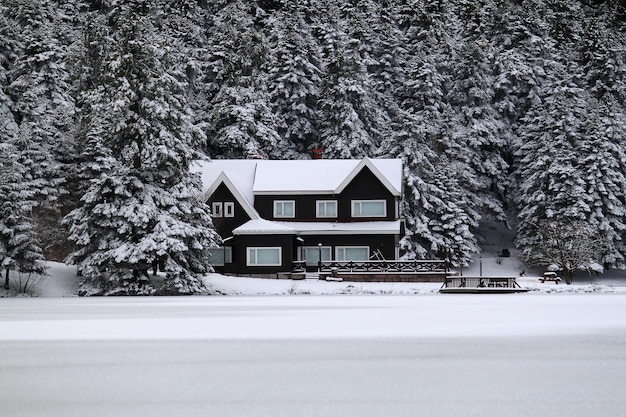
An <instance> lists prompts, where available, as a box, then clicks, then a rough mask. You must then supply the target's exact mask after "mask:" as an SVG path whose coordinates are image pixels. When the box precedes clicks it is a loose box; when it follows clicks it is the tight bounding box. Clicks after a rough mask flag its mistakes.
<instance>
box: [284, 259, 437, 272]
mask: <svg viewBox="0 0 626 417" xmlns="http://www.w3.org/2000/svg"><path fill="white" fill-rule="evenodd" d="M314 266H317V270H318V271H319V272H330V273H336V272H351V273H359V272H376V273H387V274H397V273H413V274H415V273H445V272H447V270H448V265H447V262H446V261H444V260H410V261H388V260H372V261H321V262H317V264H313V265H309V267H314ZM306 268H307V263H306V262H305V261H296V262H294V263H293V268H292V272H305V271H306Z"/></svg>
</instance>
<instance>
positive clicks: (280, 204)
mask: <svg viewBox="0 0 626 417" xmlns="http://www.w3.org/2000/svg"><path fill="white" fill-rule="evenodd" d="M286 204H291V205H292V207H293V214H290V215H289V214H287V215H286V214H284V213H285V205H286ZM278 207H280V212H281V214H278V211H279V210H278ZM294 217H296V202H295V200H274V218H276V219H293V218H294Z"/></svg>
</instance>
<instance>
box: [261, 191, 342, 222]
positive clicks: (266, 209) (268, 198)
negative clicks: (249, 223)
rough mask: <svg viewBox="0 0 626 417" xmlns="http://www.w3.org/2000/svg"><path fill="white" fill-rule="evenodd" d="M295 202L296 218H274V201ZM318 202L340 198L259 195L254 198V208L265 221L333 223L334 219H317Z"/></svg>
mask: <svg viewBox="0 0 626 417" xmlns="http://www.w3.org/2000/svg"><path fill="white" fill-rule="evenodd" d="M277 200H279V201H285V200H286V201H290V200H292V201H295V202H296V217H295V218H293V219H285V218H280V219H275V218H274V201H277ZM317 200H338V196H336V195H333V194H324V195H258V196H256V197H255V198H254V201H255V203H254V206H255V208H256V210H257V211H258V213H259V215H260V216H261V217H262V218H264V219H269V220H279V221H290V220H291V221H333V220H335V219H332V218H323V219H317V218H316V217H315V216H316V201H317Z"/></svg>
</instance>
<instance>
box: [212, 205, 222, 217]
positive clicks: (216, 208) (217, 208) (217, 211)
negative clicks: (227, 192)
mask: <svg viewBox="0 0 626 417" xmlns="http://www.w3.org/2000/svg"><path fill="white" fill-rule="evenodd" d="M223 207H224V205H223V204H222V203H213V204H212V205H211V212H212V213H213V217H222V216H223V215H224V214H223V213H224V212H223Z"/></svg>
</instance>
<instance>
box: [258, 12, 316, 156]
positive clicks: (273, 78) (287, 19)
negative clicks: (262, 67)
mask: <svg viewBox="0 0 626 417" xmlns="http://www.w3.org/2000/svg"><path fill="white" fill-rule="evenodd" d="M285 8H286V9H281V11H278V12H275V13H274V16H273V17H272V18H271V19H269V24H268V26H269V32H270V40H269V44H270V48H271V49H272V51H273V53H272V59H271V61H270V62H269V63H268V72H269V80H268V82H269V91H268V93H269V95H270V98H271V101H272V111H273V113H274V114H276V116H277V117H278V119H279V120H280V125H279V127H280V130H279V134H280V140H281V144H280V152H281V153H282V158H285V159H299V158H308V157H310V154H311V153H310V152H311V148H312V147H313V146H314V144H315V143H316V142H317V139H318V128H317V124H318V120H317V119H318V101H319V95H320V84H321V78H320V74H321V72H322V56H321V55H322V54H321V48H320V46H319V45H318V43H317V40H316V39H315V38H314V37H313V35H312V30H311V27H310V26H309V24H308V23H307V22H306V21H305V17H304V14H305V11H304V10H302V5H293V6H291V7H289V8H287V5H285Z"/></svg>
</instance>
